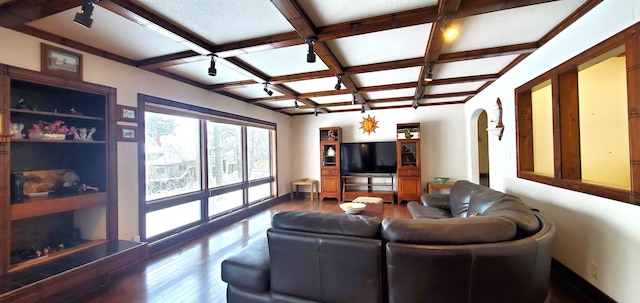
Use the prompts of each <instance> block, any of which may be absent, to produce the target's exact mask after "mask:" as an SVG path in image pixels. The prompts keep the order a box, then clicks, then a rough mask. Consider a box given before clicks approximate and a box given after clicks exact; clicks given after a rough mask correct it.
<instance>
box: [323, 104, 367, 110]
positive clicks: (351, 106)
mask: <svg viewBox="0 0 640 303" xmlns="http://www.w3.org/2000/svg"><path fill="white" fill-rule="evenodd" d="M360 108H361V105H344V106H327V107H326V109H327V110H329V111H345V110H351V111H353V110H360Z"/></svg>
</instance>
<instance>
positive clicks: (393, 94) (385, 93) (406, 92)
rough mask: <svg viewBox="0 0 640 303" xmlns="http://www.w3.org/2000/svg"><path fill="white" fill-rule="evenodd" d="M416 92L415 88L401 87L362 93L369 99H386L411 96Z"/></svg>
mask: <svg viewBox="0 0 640 303" xmlns="http://www.w3.org/2000/svg"><path fill="white" fill-rule="evenodd" d="M415 93H416V89H415V88H403V89H394V90H382V91H377V92H368V93H364V95H365V98H367V99H368V100H370V99H373V100H375V99H387V98H399V97H409V96H413V95H415Z"/></svg>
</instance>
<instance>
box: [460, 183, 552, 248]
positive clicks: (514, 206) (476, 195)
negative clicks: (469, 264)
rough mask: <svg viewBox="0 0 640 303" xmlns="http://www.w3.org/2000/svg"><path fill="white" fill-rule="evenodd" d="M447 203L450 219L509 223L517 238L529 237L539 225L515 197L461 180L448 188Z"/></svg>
mask: <svg viewBox="0 0 640 303" xmlns="http://www.w3.org/2000/svg"><path fill="white" fill-rule="evenodd" d="M450 199H451V200H450V203H451V213H452V215H453V216H459V217H469V216H491V217H501V218H504V219H507V220H511V221H512V222H513V223H515V224H516V226H517V227H518V231H519V236H526V235H530V234H532V233H534V232H536V231H538V230H539V229H540V222H538V219H537V218H536V216H535V215H534V214H533V211H531V209H530V208H529V207H528V206H527V205H526V204H524V202H522V200H521V199H520V198H518V197H516V196H513V195H509V194H505V193H503V192H500V191H496V190H493V189H491V188H489V187H486V186H482V185H478V184H475V183H471V182H469V181H466V180H461V181H457V182H456V183H455V184H454V185H453V187H452V188H451V196H450ZM454 210H455V211H454Z"/></svg>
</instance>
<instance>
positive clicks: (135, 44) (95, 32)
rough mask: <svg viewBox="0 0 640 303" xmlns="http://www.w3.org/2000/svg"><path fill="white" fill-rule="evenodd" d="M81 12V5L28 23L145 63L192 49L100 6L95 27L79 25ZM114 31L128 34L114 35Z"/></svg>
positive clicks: (94, 13) (94, 11)
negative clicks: (79, 13) (79, 12)
mask: <svg viewBox="0 0 640 303" xmlns="http://www.w3.org/2000/svg"><path fill="white" fill-rule="evenodd" d="M78 3H79V1H78ZM79 10H80V7H79V6H78V7H77V8H73V9H70V10H66V11H63V12H60V13H57V14H55V15H51V16H49V17H46V18H42V19H38V20H35V21H32V22H29V23H28V25H29V26H32V27H34V28H37V29H40V30H43V31H47V32H50V33H52V34H55V35H58V36H61V37H65V38H68V39H71V40H74V41H82V43H84V44H87V45H90V46H92V47H95V48H98V49H103V50H106V51H108V52H111V53H114V54H116V55H119V56H123V57H126V58H129V59H132V60H142V59H147V58H152V57H157V56H162V55H167V54H171V53H177V52H183V51H187V50H189V49H188V48H187V47H185V46H183V45H181V44H180V43H178V42H175V41H173V40H171V39H169V38H167V37H165V36H163V35H161V34H158V33H156V32H154V31H152V30H150V29H147V28H145V27H144V26H141V25H139V24H137V23H135V22H133V21H130V20H128V19H125V18H123V17H120V16H119V15H116V14H114V13H112V12H110V11H107V10H105V9H104V8H102V7H100V6H95V8H94V10H93V20H94V22H93V26H92V27H91V28H86V27H84V26H80V25H78V24H76V23H74V22H73V18H74V17H75V14H76V13H77V12H78V11H79ZM114 32H115V33H127V34H126V35H122V34H118V35H114V34H113V33H114Z"/></svg>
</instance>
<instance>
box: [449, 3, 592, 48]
mask: <svg viewBox="0 0 640 303" xmlns="http://www.w3.org/2000/svg"><path fill="white" fill-rule="evenodd" d="M584 2H585V1H584V0H563V1H551V2H547V3H543V4H538V5H528V6H524V7H520V8H514V9H508V10H501V11H497V12H492V13H488V14H482V15H476V16H471V17H467V18H461V19H456V20H454V21H452V24H453V25H458V26H459V28H460V33H459V34H458V38H457V39H456V40H455V41H453V42H452V43H445V45H444V46H443V48H442V51H443V53H453V52H461V51H467V50H472V49H482V48H489V47H497V46H504V45H510V44H519V43H526V42H534V41H538V40H539V39H540V38H542V37H543V36H544V35H545V34H546V33H547V32H549V31H550V30H551V29H553V27H555V26H556V25H557V24H558V23H559V22H560V21H562V20H563V19H564V18H566V17H567V16H569V15H570V14H571V13H572V12H573V11H575V10H576V9H577V8H578V7H580V5H582V4H583V3H584ZM542 20H544V22H543V21H542Z"/></svg>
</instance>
